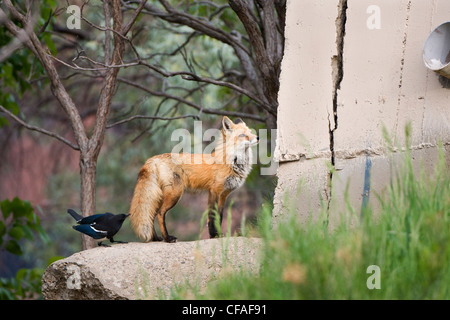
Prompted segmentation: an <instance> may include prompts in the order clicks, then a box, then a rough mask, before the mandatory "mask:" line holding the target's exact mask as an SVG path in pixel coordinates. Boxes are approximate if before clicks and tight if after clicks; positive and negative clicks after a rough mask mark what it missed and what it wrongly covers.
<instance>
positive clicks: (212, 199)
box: [208, 190, 230, 238]
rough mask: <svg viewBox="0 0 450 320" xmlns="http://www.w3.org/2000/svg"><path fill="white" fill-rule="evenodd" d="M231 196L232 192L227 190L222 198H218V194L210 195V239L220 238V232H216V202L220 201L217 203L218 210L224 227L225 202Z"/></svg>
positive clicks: (221, 195) (222, 194)
mask: <svg viewBox="0 0 450 320" xmlns="http://www.w3.org/2000/svg"><path fill="white" fill-rule="evenodd" d="M229 194H230V191H228V190H225V191H223V192H222V193H221V194H220V196H217V193H211V192H210V193H209V198H208V206H209V212H208V229H209V236H210V238H216V237H217V236H218V232H217V230H216V224H215V218H216V214H215V210H214V209H215V206H216V201H217V199H218V203H217V210H218V212H219V217H220V224H219V225H220V226H222V220H223V209H224V206H225V202H226V200H227V197H228V195H229Z"/></svg>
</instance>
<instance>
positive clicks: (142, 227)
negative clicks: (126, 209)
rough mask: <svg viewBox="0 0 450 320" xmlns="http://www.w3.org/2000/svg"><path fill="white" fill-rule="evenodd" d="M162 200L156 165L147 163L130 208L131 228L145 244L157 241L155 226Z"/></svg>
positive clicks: (139, 176) (141, 173) (143, 168)
mask: <svg viewBox="0 0 450 320" xmlns="http://www.w3.org/2000/svg"><path fill="white" fill-rule="evenodd" d="M161 200H162V190H161V187H160V186H159V183H158V176H157V172H156V168H155V164H154V163H151V162H147V163H146V164H145V165H144V166H143V167H142V168H141V171H139V175H138V181H137V184H136V188H135V189H134V194H133V199H132V200H131V206H130V213H131V215H130V221H131V226H132V228H133V230H134V232H135V233H136V234H137V236H138V237H139V238H140V239H141V240H142V241H145V242H149V241H152V240H156V239H157V235H156V232H155V228H154V226H153V223H154V220H155V216H156V214H157V211H158V209H159V207H160V203H161Z"/></svg>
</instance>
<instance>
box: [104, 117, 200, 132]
mask: <svg viewBox="0 0 450 320" xmlns="http://www.w3.org/2000/svg"><path fill="white" fill-rule="evenodd" d="M185 118H194V119H196V120H199V117H198V115H195V114H186V115H184V116H177V117H160V116H145V115H135V116H131V117H129V118H126V119H123V120H120V121H117V122H114V123H111V124H108V125H106V129H109V128H112V127H114V126H117V125H119V124H124V123H126V122H130V121H133V120H136V119H151V120H167V121H169V120H177V119H185Z"/></svg>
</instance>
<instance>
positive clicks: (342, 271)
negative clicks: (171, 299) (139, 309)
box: [175, 133, 450, 299]
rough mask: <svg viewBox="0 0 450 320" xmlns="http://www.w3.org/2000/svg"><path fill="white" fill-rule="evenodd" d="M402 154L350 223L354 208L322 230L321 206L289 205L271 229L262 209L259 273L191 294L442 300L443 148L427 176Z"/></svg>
mask: <svg viewBox="0 0 450 320" xmlns="http://www.w3.org/2000/svg"><path fill="white" fill-rule="evenodd" d="M407 136H408V133H407ZM407 141H408V140H407ZM397 156H398V155H397ZM404 157H405V159H404V161H403V163H402V165H401V166H399V168H396V170H394V171H393V172H392V174H391V175H392V182H391V184H390V186H389V187H388V190H387V192H386V193H384V194H383V195H380V196H379V197H378V200H379V202H380V204H381V209H380V211H379V212H376V213H375V212H374V211H372V210H371V209H370V208H367V210H366V211H365V212H364V215H363V218H362V221H361V223H360V224H359V225H357V226H352V225H351V224H350V221H351V220H353V221H355V220H358V217H355V216H354V215H355V212H359V210H353V209H352V208H347V212H345V213H343V219H341V222H340V225H338V226H337V228H336V229H335V230H333V231H329V230H328V227H327V224H326V223H325V222H326V220H327V215H326V209H325V208H326V207H324V208H322V209H321V212H320V213H319V214H318V215H315V218H314V219H312V218H311V219H310V220H309V221H308V222H306V223H301V222H300V221H299V220H298V219H297V218H296V213H295V211H296V210H295V207H294V208H291V210H290V211H291V215H290V217H289V218H287V219H286V220H284V221H282V222H279V224H278V225H277V227H274V228H273V227H272V217H271V208H270V206H265V207H264V208H263V211H262V214H261V217H260V220H259V223H258V225H259V232H260V235H261V236H262V237H263V239H264V243H265V246H264V249H263V253H262V256H263V258H262V266H261V269H260V273H259V274H256V275H255V274H248V273H245V272H241V273H238V274H234V275H232V276H228V277H227V278H226V279H218V280H217V281H214V282H212V283H211V284H210V285H209V287H208V289H207V290H206V292H204V293H203V294H200V293H196V298H198V299H449V298H450V173H449V172H448V170H447V168H446V164H445V158H444V152H443V148H442V147H441V153H440V156H439V160H438V162H437V165H436V167H435V171H434V174H432V175H427V174H425V172H424V170H423V169H422V170H414V168H413V163H412V157H411V155H410V152H409V151H406V152H405V156H404ZM346 215H347V217H346ZM317 216H318V217H317ZM345 217H346V218H345ZM371 265H376V266H379V268H380V285H381V288H380V289H369V288H368V286H367V281H368V279H369V277H370V276H371V275H372V273H370V272H368V271H367V268H368V267H369V266H371ZM180 296H184V295H183V294H181V295H175V298H176V297H180Z"/></svg>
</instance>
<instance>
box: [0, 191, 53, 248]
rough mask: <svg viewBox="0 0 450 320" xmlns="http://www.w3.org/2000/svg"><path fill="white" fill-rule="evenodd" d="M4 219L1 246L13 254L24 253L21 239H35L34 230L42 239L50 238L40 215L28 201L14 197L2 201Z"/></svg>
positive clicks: (0, 203) (0, 225)
mask: <svg viewBox="0 0 450 320" xmlns="http://www.w3.org/2000/svg"><path fill="white" fill-rule="evenodd" d="M0 208H1V211H2V215H3V221H0V248H2V249H6V250H7V251H9V252H11V253H12V254H16V255H21V254H22V253H23V251H22V248H21V246H20V244H19V241H20V240H22V239H28V240H33V238H34V235H33V232H37V234H38V235H39V237H40V238H41V240H42V241H44V242H46V243H48V242H49V238H48V236H47V234H46V233H45V231H44V230H43V229H42V227H41V223H40V219H39V217H38V216H37V215H36V214H35V213H34V210H33V207H32V206H31V204H30V203H29V202H28V201H23V200H20V199H19V198H17V197H16V198H14V199H13V200H12V201H10V200H9V199H6V200H3V201H2V202H0Z"/></svg>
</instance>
